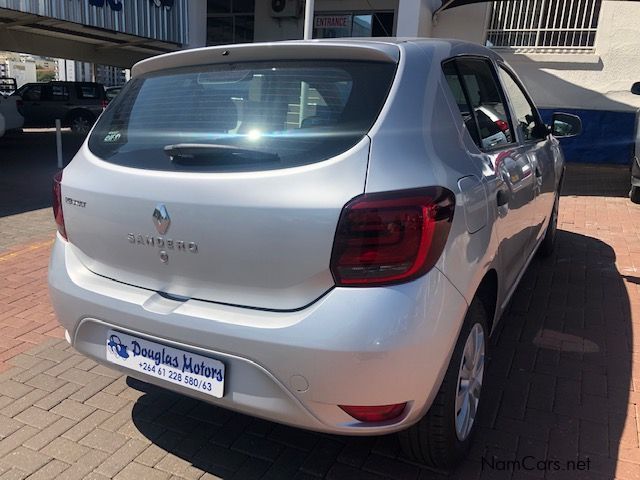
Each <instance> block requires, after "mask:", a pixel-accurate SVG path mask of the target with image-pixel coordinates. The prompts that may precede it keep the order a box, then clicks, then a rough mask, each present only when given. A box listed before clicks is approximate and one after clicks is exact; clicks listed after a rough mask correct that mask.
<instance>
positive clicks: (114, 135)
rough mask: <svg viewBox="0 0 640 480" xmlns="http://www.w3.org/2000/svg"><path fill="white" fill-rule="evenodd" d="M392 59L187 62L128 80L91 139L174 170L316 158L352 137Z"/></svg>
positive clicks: (113, 155) (101, 148)
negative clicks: (185, 65) (196, 64)
mask: <svg viewBox="0 0 640 480" xmlns="http://www.w3.org/2000/svg"><path fill="white" fill-rule="evenodd" d="M395 70H396V65H395V64H394V63H382V62H380V63H377V62H358V61H323V62H318V61H288V62H269V63H268V64H266V63H263V62H259V63H239V64H228V65H217V66H208V67H202V66H200V67H190V68H181V69H175V70H170V71H163V72H155V73H153V74H150V75H145V76H142V77H139V78H135V79H133V80H132V81H130V82H129V83H128V84H127V85H126V86H125V87H124V88H123V90H122V92H121V93H120V94H119V95H118V96H117V97H116V98H115V99H114V101H113V102H111V104H110V105H109V107H108V108H107V110H106V111H105V112H104V114H103V115H102V117H101V118H100V120H99V122H98V124H97V125H96V127H95V129H94V131H93V133H92V135H91V137H90V139H89V148H90V149H91V150H92V151H93V152H94V153H95V154H96V155H98V156H99V157H101V158H103V159H104V160H107V161H109V162H113V163H117V164H120V165H126V166H130V167H136V168H146V169H153V170H177V171H193V170H197V171H254V170H269V169H277V168H287V167H293V166H298V165H304V164H309V163H314V162H318V161H321V160H324V159H327V158H330V157H333V156H335V155H338V154H340V153H342V152H344V151H346V150H347V149H349V148H350V147H352V146H354V145H355V144H356V143H357V142H358V141H359V140H361V139H362V138H363V137H364V136H365V135H366V134H367V132H368V131H369V129H370V128H371V126H372V125H373V123H374V122H375V120H376V118H377V117H378V114H379V112H380V110H381V108H382V106H383V104H384V102H385V100H386V98H387V95H388V92H389V89H390V87H391V83H392V81H393V77H394V74H395Z"/></svg>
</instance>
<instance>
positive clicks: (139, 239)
mask: <svg viewBox="0 0 640 480" xmlns="http://www.w3.org/2000/svg"><path fill="white" fill-rule="evenodd" d="M555 121H556V122H557V123H558V124H559V125H560V124H561V125H562V132H563V135H573V134H577V133H579V131H580V121H579V119H578V118H577V117H573V116H570V115H566V114H556V116H555ZM553 133H554V132H553V129H552V128H549V127H547V126H546V125H545V124H544V123H543V122H542V121H541V119H540V115H539V113H538V111H537V110H536V108H535V106H534V105H533V103H532V102H531V100H530V97H529V95H528V94H527V93H526V91H525V90H524V88H523V87H522V84H521V82H520V81H519V80H518V78H517V76H516V75H515V74H514V73H513V71H512V70H511V69H510V68H509V67H508V66H507V65H505V64H504V62H503V61H502V60H501V58H500V57H499V56H498V55H496V54H495V53H494V52H492V51H490V50H488V49H485V48H483V47H481V46H478V45H473V44H469V43H464V42H458V41H448V40H428V39H415V40H407V39H402V40H395V39H381V40H339V41H336V40H332V41H308V42H305V41H292V42H282V43H272V44H247V45H237V46H225V47H214V48H203V49H196V50H191V51H183V52H179V53H172V54H168V55H162V56H158V57H155V58H152V59H148V60H145V61H142V62H140V63H138V64H137V65H136V66H135V67H134V69H133V79H132V80H131V81H130V82H129V83H128V84H127V85H126V86H125V87H124V89H123V90H122V92H121V93H120V95H118V97H117V98H116V99H115V100H114V101H113V102H111V104H110V105H109V107H108V108H107V109H106V111H105V112H104V114H103V115H102V116H101V117H100V119H99V121H98V122H97V124H96V125H95V127H94V128H93V131H92V132H91V134H90V136H89V137H88V139H87V141H86V142H85V143H84V145H83V146H82V148H81V150H80V151H79V152H78V154H77V155H76V157H75V158H74V160H73V161H72V162H71V164H70V165H69V166H68V167H67V168H65V169H64V172H63V173H62V172H61V173H60V174H58V176H57V177H56V179H55V183H54V213H55V218H56V222H57V225H58V235H57V240H56V242H55V246H54V248H53V252H52V255H51V263H50V269H49V285H50V289H51V297H52V300H53V303H54V306H55V309H56V312H57V314H58V318H59V319H60V322H61V324H62V325H63V326H64V328H65V329H66V331H67V333H66V337H67V340H68V341H69V342H70V343H71V344H72V345H73V346H74V347H75V348H76V349H77V350H78V351H80V352H82V353H84V354H85V355H87V356H89V357H91V358H93V359H95V360H97V361H98V362H101V363H104V364H106V365H109V366H111V367H114V368H117V369H120V370H122V371H123V372H125V373H126V374H127V375H131V376H133V377H136V378H138V379H141V380H144V381H146V382H149V383H153V384H156V385H159V386H162V387H165V388H167V389H170V390H174V391H176V392H180V393H183V394H185V395H190V396H193V397H196V398H199V399H201V400H204V401H206V402H211V403H213V404H215V405H219V406H221V407H224V408H229V409H232V410H236V411H239V412H243V413H246V414H249V415H254V416H257V417H262V418H266V419H269V420H273V421H276V422H281V423H285V424H289V425H293V426H296V427H301V428H306V429H311V430H316V431H323V432H329V433H336V434H345V435H379V434H386V433H391V432H401V443H402V444H403V447H404V449H405V450H406V452H407V453H408V454H410V455H412V456H413V457H414V458H416V459H417V460H419V461H423V462H426V463H428V464H431V465H434V466H439V467H450V466H452V465H454V464H455V463H456V462H457V461H458V460H459V459H460V458H461V457H462V456H463V455H464V453H465V452H466V450H467V448H468V447H469V443H470V440H471V438H472V434H473V432H474V427H475V426H476V422H475V418H476V412H477V410H478V405H479V402H480V400H481V394H482V385H483V378H484V374H485V358H486V356H487V349H488V347H489V345H488V338H489V335H490V334H491V332H492V331H493V330H494V328H495V325H496V323H497V321H498V319H499V318H500V316H501V314H502V313H503V312H504V310H505V308H506V305H507V303H508V301H509V298H510V297H511V295H512V293H513V291H514V290H515V288H516V286H517V285H518V281H519V280H520V278H521V277H522V275H523V273H524V271H525V269H526V267H527V265H528V264H529V262H530V261H531V259H532V257H533V256H534V254H535V253H536V251H537V250H539V249H541V250H542V252H543V253H550V252H551V250H552V248H553V245H554V239H555V234H556V222H557V216H558V196H559V189H560V185H561V181H562V174H563V171H564V165H563V164H564V160H563V156H562V153H561V149H560V147H559V143H558V140H557V139H556V138H555V137H554V135H553Z"/></svg>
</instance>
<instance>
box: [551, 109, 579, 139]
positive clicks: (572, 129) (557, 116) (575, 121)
mask: <svg viewBox="0 0 640 480" xmlns="http://www.w3.org/2000/svg"><path fill="white" fill-rule="evenodd" d="M581 133H582V120H580V117H578V116H577V115H571V114H570V113H562V112H556V113H554V114H553V124H552V127H551V134H552V135H553V136H554V137H558V138H568V137H575V136H576V135H580V134H581Z"/></svg>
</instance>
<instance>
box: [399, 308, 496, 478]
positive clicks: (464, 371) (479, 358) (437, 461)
mask: <svg viewBox="0 0 640 480" xmlns="http://www.w3.org/2000/svg"><path fill="white" fill-rule="evenodd" d="M487 324H488V323H487V313H486V311H485V309H484V306H483V304H482V302H481V301H480V299H479V298H475V299H474V300H473V301H472V302H471V305H470V306H469V309H468V310H467V315H466V317H465V320H464V324H463V325H462V329H461V331H460V335H459V337H458V341H457V342H456V346H455V348H454V350H453V355H452V356H451V360H450V362H449V367H448V368H447V372H446V373H445V376H444V379H443V381H442V385H441V386H440V390H439V391H438V393H437V395H436V397H435V399H434V400H433V403H432V404H431V408H430V409H429V411H428V412H427V414H426V415H425V416H424V417H422V419H421V420H420V421H419V422H418V423H416V424H415V425H413V426H412V427H410V428H409V429H408V430H405V431H402V432H400V433H399V434H398V436H399V440H400V445H401V447H402V450H403V452H404V453H405V455H407V456H408V457H409V458H410V459H412V460H415V461H417V462H419V463H422V464H425V465H428V466H430V467H435V468H440V469H446V470H449V469H451V468H453V467H455V466H456V465H457V464H458V463H459V462H460V461H461V460H462V459H463V458H464V457H465V455H466V454H467V452H468V450H469V447H470V446H471V442H472V439H473V435H474V433H475V430H476V428H477V423H478V422H477V417H476V414H477V411H478V407H479V406H480V397H481V393H482V383H483V377H484V374H485V359H486V358H487V351H488V343H489V342H488V340H489V336H488V328H487ZM474 347H475V348H476V349H475V350H474ZM470 354H471V356H472V357H473V358H472V359H471V361H470V360H469V355H470ZM476 354H477V355H476ZM469 363H472V365H469ZM469 367H470V368H471V370H470V372H468V369H469ZM469 373H471V375H469ZM465 375H466V376H469V377H471V380H472V382H473V383H472V388H471V389H470V390H471V393H469V389H468V387H467V390H466V392H467V393H464V392H463V393H462V395H458V394H459V392H460V391H461V389H462V390H465V387H464V386H463V382H464V381H465V379H464V376H465ZM466 381H467V382H469V380H466ZM475 387H477V388H475ZM465 402H466V403H465ZM465 405H466V407H467V409H466V410H464V407H465ZM463 410H464V411H463ZM465 411H466V413H468V415H469V416H468V417H467V423H465V420H464V418H465Z"/></svg>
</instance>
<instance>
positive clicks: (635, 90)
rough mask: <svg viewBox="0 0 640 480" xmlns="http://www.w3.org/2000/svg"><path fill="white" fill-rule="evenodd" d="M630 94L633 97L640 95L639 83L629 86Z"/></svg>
mask: <svg viewBox="0 0 640 480" xmlns="http://www.w3.org/2000/svg"><path fill="white" fill-rule="evenodd" d="M631 93H633V94H634V95H640V82H636V83H634V84H633V85H631Z"/></svg>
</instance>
